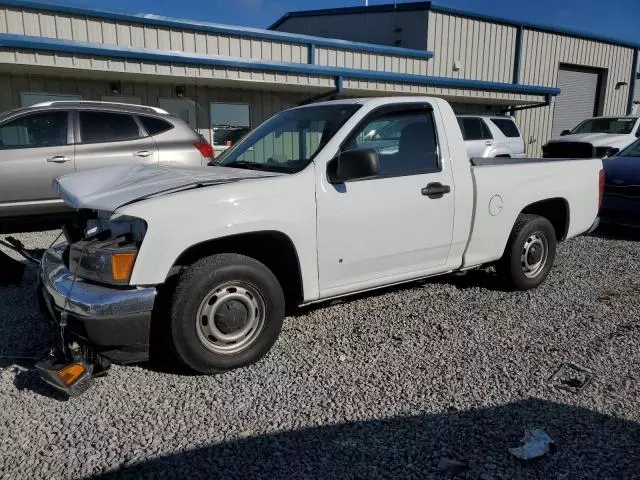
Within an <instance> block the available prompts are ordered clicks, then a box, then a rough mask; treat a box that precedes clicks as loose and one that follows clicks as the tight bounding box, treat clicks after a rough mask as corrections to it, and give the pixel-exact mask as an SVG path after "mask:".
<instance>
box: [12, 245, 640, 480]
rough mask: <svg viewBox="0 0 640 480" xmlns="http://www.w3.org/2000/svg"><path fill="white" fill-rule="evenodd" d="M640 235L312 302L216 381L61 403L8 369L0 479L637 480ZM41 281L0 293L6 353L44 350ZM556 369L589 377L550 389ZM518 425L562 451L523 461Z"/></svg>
mask: <svg viewBox="0 0 640 480" xmlns="http://www.w3.org/2000/svg"><path fill="white" fill-rule="evenodd" d="M54 237H55V232H45V233H41V234H25V235H22V236H21V238H22V239H23V240H24V241H25V242H26V243H27V244H29V245H33V246H36V245H37V246H46V244H48V243H49V242H50V241H51V240H52V239H53V238H54ZM638 239H640V237H637V238H636V239H633V238H631V239H628V238H627V239H625V238H619V237H610V238H609V237H603V236H591V237H582V238H578V239H574V240H571V241H569V242H567V243H566V244H563V245H561V246H560V248H559V251H558V258H557V260H556V264H555V267H554V269H553V270H552V273H551V275H550V277H549V279H548V281H547V282H546V283H545V284H544V285H543V286H541V287H540V288H539V289H537V290H535V291H532V292H525V293H508V292H503V291H500V290H499V289H498V288H497V287H496V285H495V283H494V282H493V281H492V278H491V276H490V275H489V274H487V273H484V272H477V273H470V274H469V275H467V276H464V277H447V278H443V279H441V280H437V281H431V282H424V283H419V284H414V285H411V286H409V287H406V288H401V289H393V290H387V291H384V292H381V293H376V294H372V295H369V296H366V297H364V296H363V297H359V298H356V299H353V300H350V301H345V302H342V303H335V304H332V305H329V306H324V307H322V308H314V309H310V310H307V311H305V312H303V313H302V314H300V315H298V316H296V317H291V318H288V319H287V320H286V322H285V326H284V330H283V332H282V336H281V338H280V340H279V341H278V343H277V344H276V346H275V347H274V349H273V350H272V352H271V353H270V354H269V355H268V356H267V357H266V358H265V359H264V360H263V361H262V362H260V363H259V364H257V365H254V366H252V367H250V368H246V369H243V370H239V371H234V372H230V373H227V374H224V375H220V376H211V377H204V376H194V375H186V374H182V373H175V371H174V372H173V373H172V372H171V371H170V370H167V368H165V367H162V366H161V365H155V366H154V365H151V366H148V365H147V366H128V367H119V366H115V367H113V368H112V370H111V371H110V374H109V375H108V376H107V377H106V378H103V379H99V380H97V381H96V384H95V385H94V387H92V389H91V390H90V391H89V392H87V393H86V394H85V395H84V396H81V397H79V398H76V399H72V400H69V401H65V400H64V399H63V398H62V397H60V396H59V395H58V394H56V393H55V392H53V391H52V390H51V389H49V388H48V387H47V386H44V385H42V384H41V383H40V382H39V380H38V379H37V376H36V375H35V373H34V372H33V371H31V370H30V369H29V367H30V363H29V361H28V360H24V359H6V358H5V360H3V361H2V364H1V366H2V369H1V370H0V429H1V430H0V433H1V434H2V438H3V441H2V442H0V472H1V476H2V477H4V478H12V479H15V478H29V479H32V478H81V477H90V476H95V477H96V478H101V477H104V478H112V477H113V478H120V477H131V478H138V477H141V476H145V475H146V476H149V477H156V476H158V477H159V476H162V477H163V478H164V477H167V478H200V477H201V478H327V479H329V478H355V477H358V478H389V477H394V478H451V476H452V475H454V474H455V473H456V472H459V473H458V477H456V478H469V479H484V480H490V479H501V478H505V479H510V478H540V479H585V478H593V479H606V478H611V479H614V478H615V479H620V478H629V479H630V478H640V424H639V423H638V421H639V420H640V404H639V402H638V396H639V393H640V382H639V380H640V378H639V377H640V375H639V374H638V365H640V353H639V350H638V345H640V316H639V312H640V295H639V294H638V293H639V292H640V277H639V276H638V271H640V243H638V242H637V240H638ZM34 279H35V275H34V272H33V270H29V271H28V272H27V275H26V277H25V279H24V281H23V283H22V284H21V285H19V286H17V287H0V305H1V307H0V308H1V310H0V324H1V325H2V329H3V335H2V337H1V338H0V355H3V356H5V357H30V356H37V355H40V354H41V353H42V351H43V349H44V348H45V346H46V345H47V342H48V341H49V339H50V335H51V333H50V332H49V331H48V329H47V327H46V326H45V325H44V323H43V322H42V317H41V315H40V314H39V313H38V311H37V308H36V306H35V296H34ZM563 362H573V363H575V364H578V365H580V366H583V367H586V368H588V369H591V370H593V372H594V373H595V378H594V380H593V382H592V383H591V384H590V385H588V386H587V387H586V388H585V389H584V390H583V391H582V392H581V393H579V394H576V393H570V392H567V391H564V390H561V389H559V388H556V386H554V385H553V384H552V383H551V382H550V381H549V377H550V376H551V375H552V374H553V373H554V372H555V371H556V369H558V367H559V366H560V365H561V364H562V363H563ZM528 427H540V428H543V429H544V430H545V431H546V432H547V433H548V434H549V435H550V436H551V437H552V438H553V440H554V442H555V449H554V451H552V453H549V454H547V455H545V456H544V457H542V458H540V459H537V460H534V461H530V462H522V461H519V460H517V459H515V458H514V457H512V456H511V455H510V454H509V453H508V451H507V449H508V448H509V447H513V446H517V445H518V444H519V440H520V438H521V437H522V435H523V433H524V430H525V429H526V428H528ZM448 460H450V461H455V462H459V463H453V462H449V465H453V467H451V466H449V467H447V466H446V465H445V463H446V461H448ZM439 465H440V468H439Z"/></svg>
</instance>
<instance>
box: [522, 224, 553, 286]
mask: <svg viewBox="0 0 640 480" xmlns="http://www.w3.org/2000/svg"><path fill="white" fill-rule="evenodd" d="M548 257H549V244H548V242H547V237H546V236H545V235H544V234H543V233H542V232H535V233H533V234H531V235H530V236H529V238H527V240H526V241H525V242H524V246H523V247H522V254H521V255H520V265H521V267H522V273H524V276H525V277H527V278H535V277H537V276H538V275H540V272H542V270H543V269H544V267H545V265H546V264H547V258H548Z"/></svg>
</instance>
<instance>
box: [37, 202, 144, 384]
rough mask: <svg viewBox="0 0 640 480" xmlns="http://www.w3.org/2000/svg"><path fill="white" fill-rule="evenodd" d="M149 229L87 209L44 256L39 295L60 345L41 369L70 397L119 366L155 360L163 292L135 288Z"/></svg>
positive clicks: (47, 379) (131, 221)
mask: <svg viewBox="0 0 640 480" xmlns="http://www.w3.org/2000/svg"><path fill="white" fill-rule="evenodd" d="M145 232H146V225H145V223H144V221H142V220H140V219H137V218H131V217H126V216H122V215H117V214H109V213H104V212H95V211H86V210H82V211H80V213H79V215H78V218H77V219H76V221H75V222H73V223H72V224H69V225H65V227H64V228H63V233H64V235H65V239H66V242H65V243H62V244H60V245H56V246H54V247H52V248H50V249H49V250H47V251H46V252H44V254H43V256H42V260H41V262H40V265H39V270H40V272H39V286H38V296H39V300H40V305H41V307H42V308H43V309H44V310H45V311H46V312H47V314H48V316H49V318H50V319H51V321H52V322H53V324H54V326H55V328H56V329H57V330H58V332H59V342H58V343H59V344H58V345H57V346H56V347H55V348H54V349H52V351H51V352H50V354H49V355H48V356H47V357H45V358H44V359H43V360H41V361H40V362H38V364H37V365H36V368H37V369H38V371H39V373H40V375H41V377H42V378H43V379H44V380H45V381H46V382H47V383H48V384H50V385H52V386H53V387H55V388H57V389H59V390H61V391H63V392H65V393H67V394H68V395H70V396H75V395H79V394H80V393H82V392H84V391H85V390H86V389H87V388H88V387H89V385H90V384H91V379H92V378H94V377H95V376H97V375H101V374H104V373H105V372H106V370H107V369H108V367H109V365H110V362H111V361H113V362H116V363H133V362H141V361H146V360H147V359H148V351H149V333H150V326H151V314H152V310H153V306H154V302H155V296H156V289H155V287H137V286H131V285H129V279H130V277H131V273H132V271H133V267H134V265H135V260H136V257H137V253H138V250H139V248H140V244H141V242H142V239H143V238H144V234H145Z"/></svg>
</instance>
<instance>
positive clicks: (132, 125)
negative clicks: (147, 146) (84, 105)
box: [80, 111, 140, 143]
mask: <svg viewBox="0 0 640 480" xmlns="http://www.w3.org/2000/svg"><path fill="white" fill-rule="evenodd" d="M80 135H81V136H82V143H103V142H120V141H123V140H134V139H136V138H140V129H139V128H138V124H137V123H136V121H135V120H134V118H133V117H132V116H131V115H127V114H125V113H112V112H90V111H80Z"/></svg>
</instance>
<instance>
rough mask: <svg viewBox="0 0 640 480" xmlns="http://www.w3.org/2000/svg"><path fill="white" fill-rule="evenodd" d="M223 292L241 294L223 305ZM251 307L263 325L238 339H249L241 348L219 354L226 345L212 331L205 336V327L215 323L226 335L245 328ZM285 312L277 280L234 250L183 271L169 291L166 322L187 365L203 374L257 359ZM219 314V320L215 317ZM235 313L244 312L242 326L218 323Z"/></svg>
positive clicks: (266, 348) (231, 318) (234, 320)
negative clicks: (231, 327)
mask: <svg viewBox="0 0 640 480" xmlns="http://www.w3.org/2000/svg"><path fill="white" fill-rule="evenodd" d="M220 287H222V288H220ZM234 289H235V290H234ZM240 292H242V294H241V293H240ZM225 295H226V296H227V297H228V296H234V295H235V296H236V297H238V298H240V297H241V298H240V300H234V299H231V300H226V302H227V303H226V304H224V302H222V301H221V300H220V298H227V297H225ZM256 295H257V296H256ZM245 297H246V298H245ZM205 300H207V301H206V302H205ZM212 302H213V303H212ZM233 302H236V303H235V304H233ZM243 302H245V303H246V304H245V303H243ZM211 305H214V306H213V307H212V306H211ZM217 305H219V306H217ZM253 306H255V307H256V308H255V311H254V309H253ZM232 307H233V308H232ZM214 308H215V310H213V312H212V311H211V309H214ZM207 309H209V310H207ZM203 311H204V312H206V313H207V314H210V315H209V316H211V317H212V318H211V319H210V320H209V319H208V316H207V315H202V313H203ZM239 311H241V313H238V312H239ZM252 311H254V315H253V317H256V318H258V317H259V318H260V319H262V320H257V321H262V322H263V323H262V326H261V327H260V328H258V327H256V328H255V330H254V331H252V333H251V335H253V337H251V338H252V339H250V337H249V336H247V338H246V339H245V340H242V341H246V342H248V343H247V344H246V345H245V347H244V348H242V349H241V350H240V351H229V352H222V353H221V352H220V351H219V350H220V349H224V348H226V346H225V345H227V344H225V342H223V341H219V340H218V339H217V338H216V337H215V334H214V335H207V333H211V332H210V331H209V330H210V329H211V328H215V329H217V331H218V332H220V333H224V334H227V333H229V334H235V333H238V331H242V329H243V328H245V327H244V326H242V320H244V321H245V325H247V326H248V325H249V324H250V323H251V322H249V321H248V320H247V318H248V317H251V316H252V314H251V312H252ZM284 311H285V301H284V294H283V292H282V288H281V286H280V283H279V282H278V279H277V278H276V277H275V275H274V274H273V273H272V272H271V270H269V269H268V268H267V267H266V266H264V265H263V264H262V263H260V262H258V261H257V260H255V259H253V258H250V257H246V256H244V255H238V254H232V253H225V254H219V255H212V256H210V257H206V258H203V259H201V260H199V261H197V262H196V263H194V264H193V265H191V266H189V267H188V268H186V269H185V270H184V271H183V272H182V273H181V275H180V277H179V279H178V283H177V285H176V289H175V291H174V294H173V301H172V306H171V316H170V326H171V337H172V341H173V347H174V350H175V353H176V355H177V357H178V358H179V359H180V360H181V361H182V362H183V363H184V364H185V365H186V366H187V367H189V368H191V369H193V370H195V371H197V372H200V373H205V374H212V373H222V372H225V371H227V370H231V369H234V368H239V367H244V366H247V365H250V364H252V363H255V362H257V361H258V360H260V359H261V358H262V357H263V356H264V355H265V354H266V353H267V352H268V351H269V350H270V349H271V347H272V346H273V344H274V343H275V341H276V340H277V338H278V335H279V334H280V330H281V328H282V321H283V319H284ZM220 316H222V323H218V321H216V318H219V317H220ZM238 317H242V318H241V320H240V326H239V327H238V328H237V329H236V330H232V331H228V332H223V328H222V325H223V326H225V327H228V324H227V323H225V322H228V321H230V322H232V323H234V324H235V323H237V322H238V320H237V319H238ZM209 322H211V323H209ZM230 345H231V347H233V344H230Z"/></svg>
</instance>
